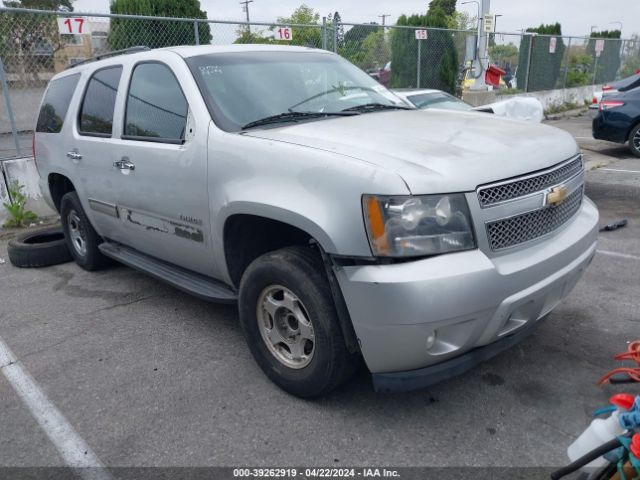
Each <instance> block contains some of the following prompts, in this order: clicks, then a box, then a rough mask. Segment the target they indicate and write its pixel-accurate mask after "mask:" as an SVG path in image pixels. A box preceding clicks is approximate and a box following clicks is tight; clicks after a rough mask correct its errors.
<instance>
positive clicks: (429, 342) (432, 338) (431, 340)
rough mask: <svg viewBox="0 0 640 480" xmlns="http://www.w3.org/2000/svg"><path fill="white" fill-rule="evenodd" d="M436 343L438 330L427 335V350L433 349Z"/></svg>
mask: <svg viewBox="0 0 640 480" xmlns="http://www.w3.org/2000/svg"><path fill="white" fill-rule="evenodd" d="M435 344H436V332H433V333H432V334H431V335H429V336H428V337H427V350H431V349H432V348H433V346H434V345H435Z"/></svg>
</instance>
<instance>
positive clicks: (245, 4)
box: [239, 0, 253, 35]
mask: <svg viewBox="0 0 640 480" xmlns="http://www.w3.org/2000/svg"><path fill="white" fill-rule="evenodd" d="M239 3H240V5H242V10H243V11H244V12H245V13H246V14H247V33H248V34H249V35H251V24H250V23H249V22H250V20H249V4H250V3H253V0H243V1H242V2H239Z"/></svg>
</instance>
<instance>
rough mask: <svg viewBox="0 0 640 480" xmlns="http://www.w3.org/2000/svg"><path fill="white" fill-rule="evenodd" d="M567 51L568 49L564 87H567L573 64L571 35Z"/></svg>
mask: <svg viewBox="0 0 640 480" xmlns="http://www.w3.org/2000/svg"><path fill="white" fill-rule="evenodd" d="M560 38H562V37H560ZM566 51H567V59H566V60H565V68H564V83H563V84H562V88H567V75H568V74H569V67H570V66H571V37H569V44H568V45H567V50H566Z"/></svg>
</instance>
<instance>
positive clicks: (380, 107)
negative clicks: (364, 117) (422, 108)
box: [340, 103, 415, 113]
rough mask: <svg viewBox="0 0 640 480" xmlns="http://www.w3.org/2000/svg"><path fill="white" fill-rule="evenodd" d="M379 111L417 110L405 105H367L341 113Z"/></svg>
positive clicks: (347, 109)
mask: <svg viewBox="0 0 640 480" xmlns="http://www.w3.org/2000/svg"><path fill="white" fill-rule="evenodd" d="M377 110H415V108H411V107H406V106H404V105H385V104H384V103H365V104H363V105H356V106H355V107H349V108H345V109H344V110H340V111H341V112H360V113H364V112H375V111H377Z"/></svg>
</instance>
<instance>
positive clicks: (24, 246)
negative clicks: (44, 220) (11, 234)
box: [7, 227, 73, 268]
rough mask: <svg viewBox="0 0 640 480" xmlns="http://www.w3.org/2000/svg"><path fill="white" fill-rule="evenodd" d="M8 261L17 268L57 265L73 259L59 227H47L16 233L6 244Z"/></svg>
mask: <svg viewBox="0 0 640 480" xmlns="http://www.w3.org/2000/svg"><path fill="white" fill-rule="evenodd" d="M7 252H8V254H9V261H10V262H11V264H12V265H13V266H15V267H19V268H38V267H49V266H51V265H59V264H61V263H67V262H70V261H71V260H73V258H72V257H71V254H70V253H69V249H68V248H67V242H66V241H65V238H64V232H63V231H62V229H61V228H59V227H57V228H47V229H43V230H36V231H33V232H26V233H23V234H21V235H18V236H17V237H16V238H14V239H13V240H11V241H10V242H9V245H8V246H7Z"/></svg>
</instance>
